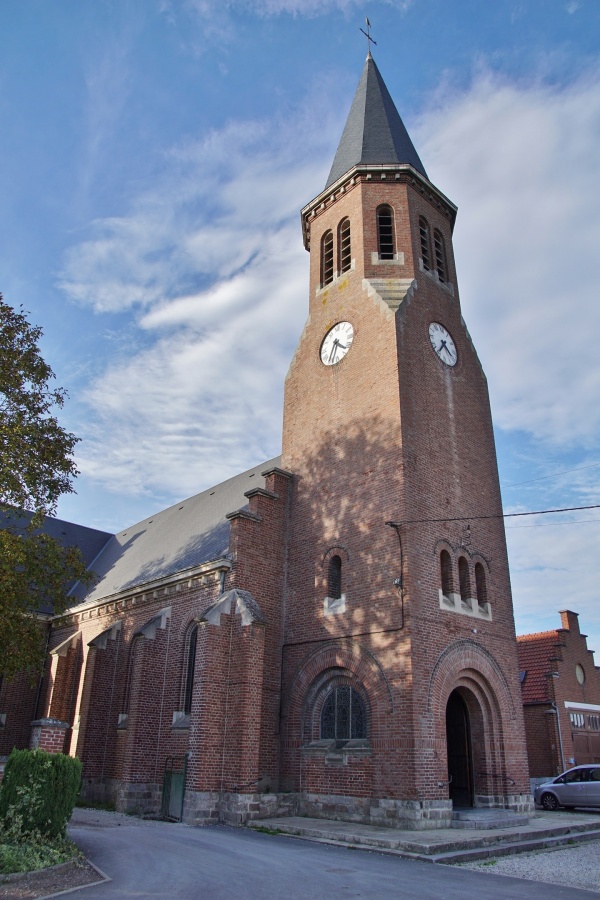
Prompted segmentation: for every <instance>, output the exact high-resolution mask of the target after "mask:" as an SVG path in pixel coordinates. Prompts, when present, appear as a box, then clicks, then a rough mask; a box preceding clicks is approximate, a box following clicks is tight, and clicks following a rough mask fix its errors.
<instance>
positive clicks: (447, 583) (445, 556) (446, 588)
mask: <svg viewBox="0 0 600 900" xmlns="http://www.w3.org/2000/svg"><path fill="white" fill-rule="evenodd" d="M440 572H441V576H442V594H443V595H444V597H449V596H450V594H451V593H452V559H451V557H450V554H449V553H448V551H447V550H442V552H441V553H440Z"/></svg>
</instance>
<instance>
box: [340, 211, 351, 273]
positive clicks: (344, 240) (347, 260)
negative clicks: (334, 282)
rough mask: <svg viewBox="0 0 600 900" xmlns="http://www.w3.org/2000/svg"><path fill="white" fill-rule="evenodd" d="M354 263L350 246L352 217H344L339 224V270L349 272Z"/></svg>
mask: <svg viewBox="0 0 600 900" xmlns="http://www.w3.org/2000/svg"><path fill="white" fill-rule="evenodd" d="M351 263H352V248H351V246H350V219H347V218H346V219H342V221H341V222H340V224H339V225H338V272H339V273H340V275H341V274H342V272H348V271H349V269H350V266H351Z"/></svg>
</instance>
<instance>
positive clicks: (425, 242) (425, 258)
mask: <svg viewBox="0 0 600 900" xmlns="http://www.w3.org/2000/svg"><path fill="white" fill-rule="evenodd" d="M419 237H420V239H421V260H422V262H423V268H424V269H425V271H426V272H429V271H430V269H431V242H430V240H429V225H428V224H427V219H424V218H423V216H421V218H420V219H419Z"/></svg>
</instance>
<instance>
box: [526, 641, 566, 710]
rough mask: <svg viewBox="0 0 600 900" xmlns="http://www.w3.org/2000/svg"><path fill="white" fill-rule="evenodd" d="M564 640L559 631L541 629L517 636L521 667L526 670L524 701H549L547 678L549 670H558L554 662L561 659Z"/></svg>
mask: <svg viewBox="0 0 600 900" xmlns="http://www.w3.org/2000/svg"><path fill="white" fill-rule="evenodd" d="M562 645H563V642H562V641H561V638H560V635H559V633H558V631H556V630H554V631H540V632H538V633H537V634H524V635H521V636H520V637H517V654H518V657H519V669H520V670H521V671H522V672H526V675H525V679H524V681H523V682H522V691H523V703H533V702H535V701H544V700H547V701H549V700H550V699H551V698H550V697H549V696H548V685H547V678H546V677H545V676H546V675H547V674H548V673H549V672H555V671H556V664H555V663H553V662H552V660H555V659H556V658H557V657H558V658H559V659H560V657H561V650H560V648H561V647H562Z"/></svg>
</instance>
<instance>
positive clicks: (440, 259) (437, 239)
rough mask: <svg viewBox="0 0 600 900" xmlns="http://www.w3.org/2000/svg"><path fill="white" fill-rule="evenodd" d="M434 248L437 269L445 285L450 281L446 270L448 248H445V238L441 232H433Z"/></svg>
mask: <svg viewBox="0 0 600 900" xmlns="http://www.w3.org/2000/svg"><path fill="white" fill-rule="evenodd" d="M433 246H434V249H435V268H436V271H437V274H438V278H439V279H440V281H441V282H442V284H445V283H446V281H447V280H448V271H447V268H446V248H445V246H444V238H443V237H442V235H441V233H440V232H439V231H437V230H436V231H434V232H433Z"/></svg>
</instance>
